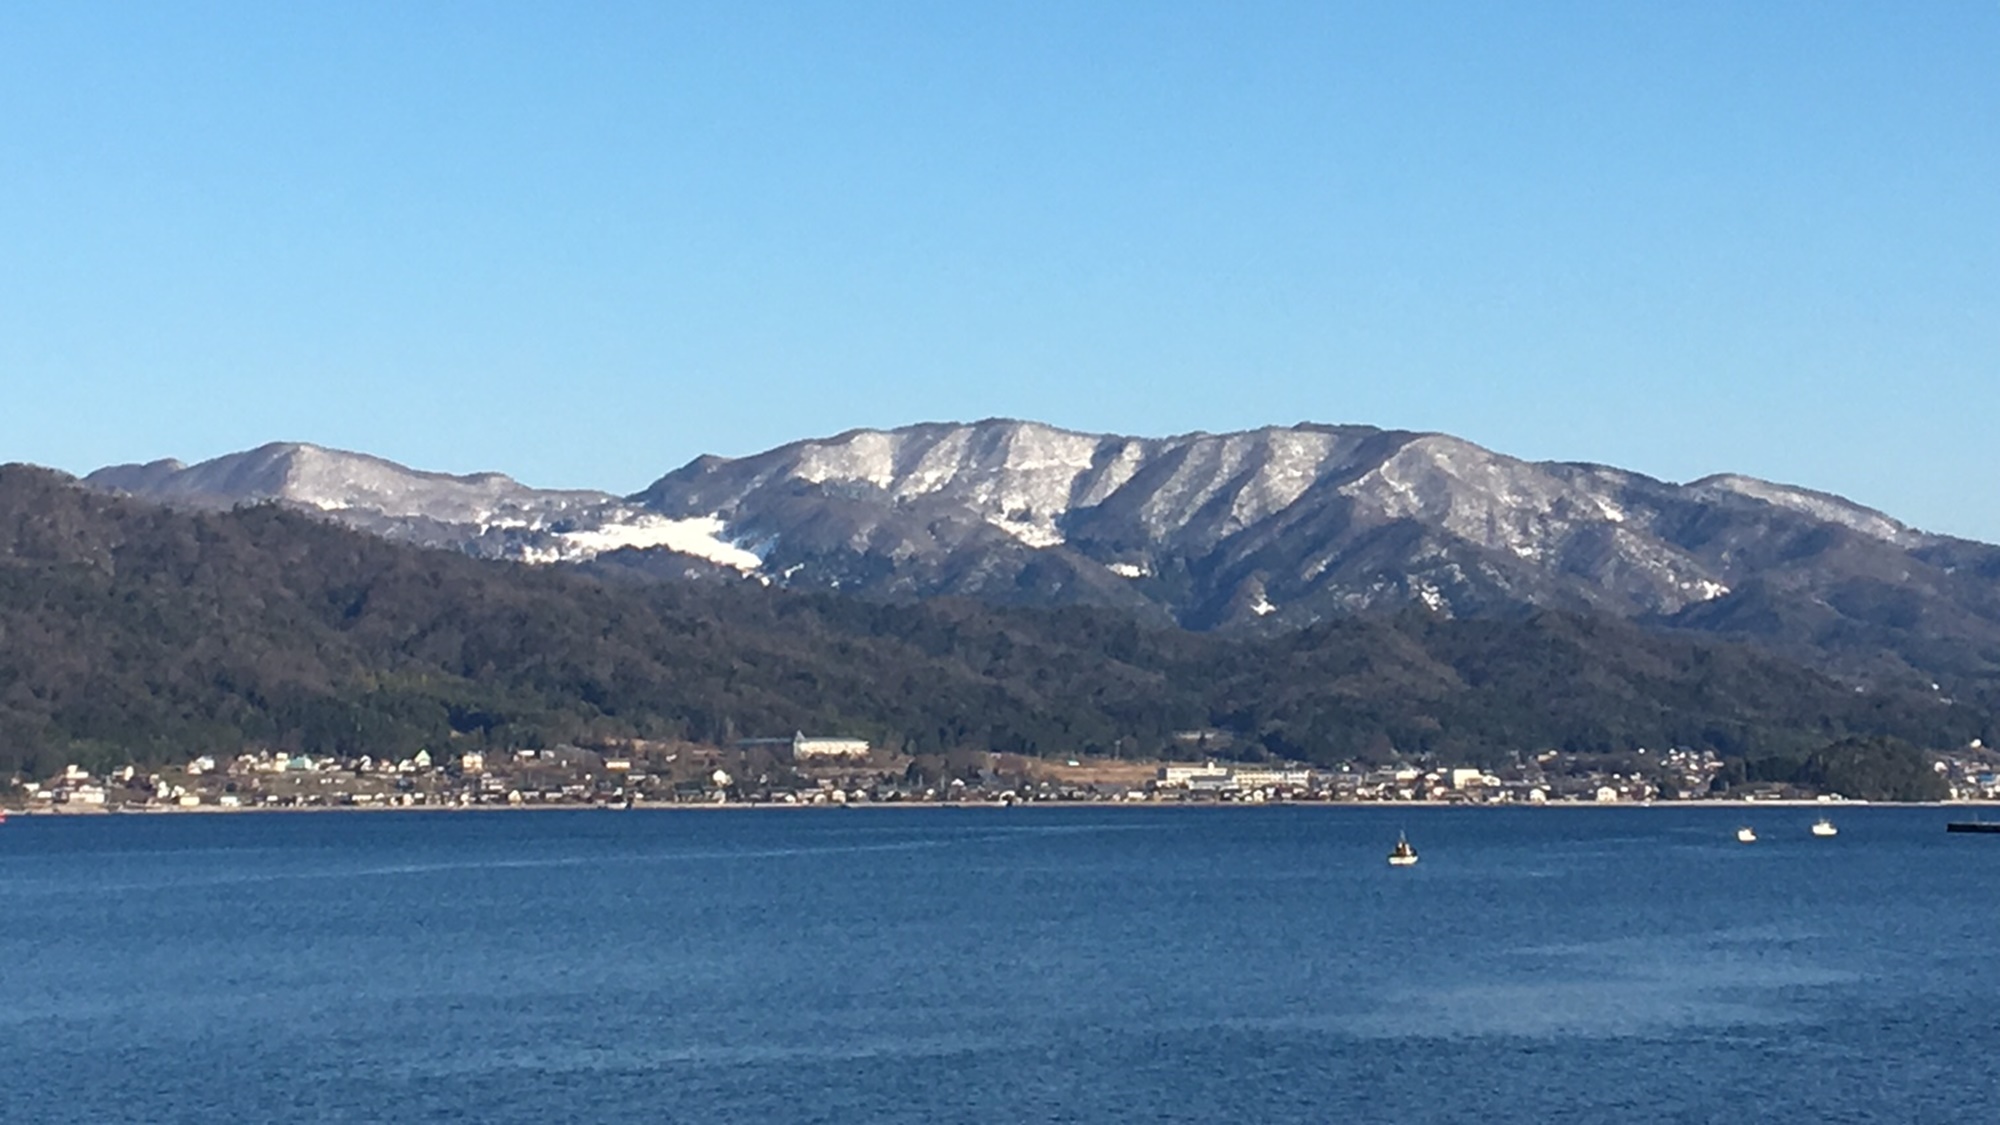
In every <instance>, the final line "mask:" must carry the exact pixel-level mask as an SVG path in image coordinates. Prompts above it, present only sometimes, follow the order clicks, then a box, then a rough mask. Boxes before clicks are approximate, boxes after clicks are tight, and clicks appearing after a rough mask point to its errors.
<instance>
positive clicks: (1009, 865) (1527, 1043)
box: [0, 807, 2000, 1125]
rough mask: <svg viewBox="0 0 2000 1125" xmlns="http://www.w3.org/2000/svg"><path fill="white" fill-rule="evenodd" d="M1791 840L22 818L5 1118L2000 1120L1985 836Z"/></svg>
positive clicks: (1094, 825)
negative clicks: (1408, 860)
mask: <svg viewBox="0 0 2000 1125" xmlns="http://www.w3.org/2000/svg"><path fill="white" fill-rule="evenodd" d="M1814 815H1815V814H1814V812H1813V811H1812V810H1804V809H1764V810H1759V811H1757V812H1755V813H1754V814H1753V815H1751V816H1750V817H1749V818H1748V820H1747V822H1748V823H1751V824H1753V825H1754V826H1755V827H1756V828H1757V830H1758V832H1759V833H1760V834H1761V835H1762V836H1763V840H1762V842H1760V843H1758V844H1755V845H1753V846H1748V847H1746V846H1743V845H1739V844H1737V843H1736V842H1735V840H1734V839H1733V832H1734V830H1735V828H1736V826H1737V825H1738V824H1739V823H1744V822H1746V820H1745V814H1744V813H1742V812H1740V811H1737V810H1707V809H1687V810H1672V809H1627V810H1594V809H1593V810H1567V809H1564V810H1539V811H1537V810H1519V811H1499V810H1442V809H1440V810H1423V809H1418V810H1411V809H1393V810H1390V809H1367V808H1360V809H1357V808H1338V807H1335V808H1262V809H1200V810H1173V809H1132V810H1124V809H1010V810H998V809H967V810H949V809H938V810H922V811H916V810H872V811H871V810H852V811H841V810H832V809H828V810H809V811H808V810H800V811H745V812H727V811H717V812H671V811H657V812H646V811H638V812H575V813H562V812H541V813H462V814H449V813H423V814H396V813H353V814H337V813H336V814H308V815H236V816H152V817H147V816H111V817H77V818H62V819H58V818H27V817H15V818H13V820H12V821H11V822H9V823H7V824H6V825H4V826H0V1075H4V1077H0V1119H4V1120H6V1121H9V1122H13V1121H21V1122H29V1121H33V1122H66V1121H67V1122H90V1123H93V1125H103V1123H112V1122H140V1121H144V1122H155V1121H190V1122H195V1121H199V1122H214V1121H232V1120H233V1121H468V1122H473V1121H476V1122H498V1121H522V1122H536V1123H538V1125H541V1123H547V1122H552V1121H646V1122H651V1121H690V1122H755V1123H758V1125H779V1123H785V1122H875V1121H892V1122H943V1121H966V1122H983V1121H992V1122H1015V1121H1062V1122H1124V1121H1187V1122H1215V1121H1245V1122H1293V1121H1296V1122H1372V1121H1380V1122H1405V1123H1407V1122H1431V1121H1479V1122H1482V1123H1486V1125H1500V1123H1512V1122H1522V1123H1527V1122H1536V1123H1539V1122H1560V1121H1576V1122H1601V1121H1699V1122H1732V1123H1736V1122H1746V1121H1786V1122H1792V1121H1812V1122H1816V1123H1818V1122H1865V1121H1881V1122H1899V1123H1901V1122H1928V1121H1936V1122H1969V1121H1993V1120H2000V1100H1996V1096H2000V1095H1996V1092H1997V1091H2000V945H1996V942H1995V935H1996V933H2000V837H1966V836H1948V835H1946V833H1945V832H1944V822H1945V821H1946V820H1947V819H1948V815H1949V814H1947V813H1946V812H1944V811H1941V810H1936V809H1875V808H1849V809H1844V810H1841V811H1840V812H1839V814H1838V818H1837V823H1838V825H1839V827H1840V835H1839V836H1838V837H1837V838H1835V839H1832V840H1815V839H1812V838H1811V837H1809V836H1808V835H1807V832H1806V828H1807V826H1808V824H1810V823H1811V821H1812V819H1813V817H1814ZM1398 829H1407V830H1408V832H1409V836H1410V839H1411V841H1412V842H1413V843H1414V844H1416V845H1417V847H1418V848H1419V849H1420V850H1421V852H1422V855H1423V860H1422V862H1421V863H1420V864H1419V865H1418V866H1417V867H1415V868H1412V869H1407V870H1392V869H1391V868H1389V867H1388V866H1387V865H1386V864H1384V862H1383V856H1384V854H1385V853H1386V852H1387V850H1388V847H1389V845H1390V844H1391V843H1392V842H1393V841H1394V839H1395V835H1396V832H1397V831H1398Z"/></svg>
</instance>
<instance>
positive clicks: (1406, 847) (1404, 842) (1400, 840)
mask: <svg viewBox="0 0 2000 1125" xmlns="http://www.w3.org/2000/svg"><path fill="white" fill-rule="evenodd" d="M1415 862H1417V849H1415V848H1413V847H1411V846H1410V841H1409V840H1408V839H1406V838H1405V837H1404V836H1403V834H1402V833H1401V832H1398V833H1396V846H1395V847H1393V848H1390V849H1389V866H1391V867H1408V866H1410V865H1411V864H1413V863H1415Z"/></svg>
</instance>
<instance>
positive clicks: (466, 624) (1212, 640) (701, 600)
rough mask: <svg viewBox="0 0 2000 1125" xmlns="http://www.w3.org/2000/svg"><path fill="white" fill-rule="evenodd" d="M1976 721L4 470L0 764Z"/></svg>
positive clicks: (1583, 621) (1544, 647) (1719, 737)
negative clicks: (473, 537)
mask: <svg viewBox="0 0 2000 1125" xmlns="http://www.w3.org/2000/svg"><path fill="white" fill-rule="evenodd" d="M1990 725H1991V724H1990V719H1989V717H1988V715H1987V713H1986V712H1985V711H1984V710H1983V709H1982V708H1980V707H1977V706H1973V705H1970V704H1968V703H1965V702H1960V703H1956V704H1954V703H1951V702H1948V701H1944V700H1941V699H1939V698H1936V697H1934V696H1932V695H1930V694H1929V693H1927V692H1917V691H1905V690H1885V691H1871V692H1857V691H1856V690H1855V689H1854V688H1853V687H1851V686H1849V685H1846V684H1842V683H1839V682H1836V681H1834V680H1831V679H1828V678H1826V677H1823V676H1821V675H1818V674H1816V673H1813V672H1810V671H1807V670H1805V669H1802V668H1800V667H1798V666H1795V665H1791V664H1787V663H1785V662H1783V661H1781V660H1778V659H1776V658H1773V657H1770V656H1768V655H1764V654H1762V653H1759V652H1757V651H1753V650H1750V649H1746V648H1741V647H1735V646H1730V645H1726V644H1721V643H1716V642H1713V641H1709V640H1703V639H1693V638H1678V637H1673V636H1660V635H1655V634H1649V633H1646V632H1643V631H1641V630H1640V629H1638V628H1637V627H1635V626H1632V625H1629V624H1626V623H1623V622H1620V621H1617V620H1614V619H1611V618H1596V617H1585V616H1577V615H1573V614H1567V613H1557V612H1542V613H1537V614H1534V615H1532V616H1528V617H1526V618H1524V619H1522V620H1515V621H1490V620H1489V621H1451V620H1445V619H1440V618H1435V617H1432V616H1429V615H1426V614H1422V613H1417V612H1410V613H1406V614H1404V615H1402V616H1398V617H1394V618H1389V619H1354V620H1347V621H1341V622H1335V623H1331V624H1322V625H1318V626H1314V627H1312V628H1310V629H1307V630H1303V631H1298V632H1292V633H1286V634H1282V635H1278V636H1275V637H1265V638H1244V637H1230V636H1227V635H1219V634H1197V633H1190V632H1185V631H1181V630H1175V629H1168V628H1154V627H1149V626H1145V625H1141V624H1139V623H1138V622H1137V621H1135V620H1134V619H1132V618H1130V617H1129V616H1126V615H1124V614H1121V613H1119V612H1117V611H1112V610H1089V609H1071V610H1063V611H1054V610H995V609H991V608H985V607H981V606H978V605H975V604H972V603H969V602H958V601H951V600H940V601H931V602H925V603H920V604H909V605H898V604H884V603H879V602H868V601H861V600H856V599H848V598H843V597H839V596H835V595H829V594H799V593H788V592H783V591H776V590H768V589H762V588H759V587H756V586H753V585H748V584H705V583H703V584H697V583H675V584H647V583H638V582H622V581H618V580H615V579H604V578H596V577H592V576H589V575H584V574H578V573H574V572H566V571H558V570H548V569H540V570H538V569H531V568H528V567H524V566H520V565H516V564H511V563H501V562H488V561H481V560H476V559H473V558H469V557H466V556H463V555H460V554H457V553H452V552H446V551H432V550H421V549H417V548H413V547H408V546H401V545H396V544H392V543H389V542H386V541H384V540H381V539H377V538H374V537H371V536H367V535H364V534H360V533H357V532H353V531H349V530H346V529H343V528H340V527H336V526H333V525H330V524H327V523H324V522H321V521H318V520H314V519H312V518H309V517H307V516H303V515H299V514H296V513H292V512H287V511H284V510H280V509H278V508H275V507H269V506H266V507H256V508H247V509H241V510H238V511H234V512H226V513H208V514H204V513H184V512H177V511H172V510H168V509H165V508H160V507H155V506H150V505H145V504H139V503H135V502H130V501H126V500H120V499H116V498H111V497H107V496H103V495H99V494H96V493H92V492H89V491H86V490H84V489H82V488H80V487H78V486H76V485H75V483H74V482H72V481H70V480H69V479H67V478H65V477H63V476H61V475H60V474H56V473H51V472H49V471H46V470H42V469H36V468H32V467H24V466H8V467H5V468H0V771H4V772H15V771H22V770H29V771H36V772H41V771H45V770H48V769H51V768H53V767H54V766H56V765H58V764H60V763H61V762H63V761H68V760H80V761H85V762H89V763H92V764H108V763H111V762H115V761H119V760H125V759H132V760H138V761H142V762H145V761H159V760H169V759H179V758H184V757H186V756H188V755H190V754H193V753H197V752H202V751H228V752H233V751H234V750H235V749H236V748H237V747H240V746H242V745H244V744H246V743H256V744H272V745H280V746H286V747H293V748H298V749H303V750H307V751H313V752H347V753H359V752H374V753H384V752H388V753H403V752H407V751H408V750H411V749H414V748H415V747H416V746H418V745H430V746H434V747H435V746H438V745H443V744H450V743H454V742H455V743H458V744H463V745H481V746H539V745H545V744H550V743H553V742H557V741H563V740H576V739H585V740H587V739H590V738H593V737H612V736H625V735H642V736H655V737H681V738H689V739H694V740H702V741H725V740H729V739H733V738H738V737H745V736H752V735H782V734H789V733H790V732H791V731H793V730H797V729H804V730H809V731H815V732H826V733H851V734H858V735H863V736H866V737H870V738H873V739H875V740H877V741H879V742H882V743H885V744H889V745H898V746H902V747H905V748H908V749H913V750H915V749H923V750H930V749H941V748H947V747H975V748H990V749H998V750H1010V751H1023V752H1028V753H1043V754H1068V753H1076V752H1099V753H1126V754H1153V753H1158V752H1159V751H1160V750H1161V749H1162V748H1163V747H1164V746H1166V745H1167V743H1168V741H1169V739H1170V737H1171V735H1172V734H1173V732H1176V731H1185V730H1195V729H1212V730H1215V731H1217V732H1220V733H1221V734H1222V735H1223V736H1224V741H1226V742H1227V744H1228V745H1230V746H1231V747H1233V748H1235V749H1236V750H1237V751H1238V752H1247V753H1251V754H1257V753H1273V754H1280V755H1284V756H1290V757H1299V758H1304V759H1307V760H1313V761H1331V760H1335V759H1338V758H1343V757H1348V756H1351V755H1367V756H1384V755H1387V754H1389V753H1391V752H1400V753H1405V754H1426V753H1428V754H1436V755H1440V756H1448V757H1452V758H1456V759H1460V760H1465V761H1475V762H1476V761H1490V760H1497V759H1500V758H1504V757H1506V756H1507V755H1509V754H1511V753H1513V752H1516V751H1522V750H1534V749H1538V748H1542V747H1547V746H1555V747H1567V748H1570V749H1576V750H1593V749H1604V750H1614V749H1623V748H1627V747H1632V746H1640V745H1655V746H1657V745H1667V744H1674V743H1679V744H1687V745H1692V746H1697V747H1707V748H1713V749H1717V750H1720V751H1722V752H1724V753H1725V754H1729V755H1735V756H1743V755H1751V756H1758V755H1763V754H1766V753H1787V754H1804V753H1806V752H1808V751H1810V750H1812V749H1814V748H1816V747H1819V746H1822V745H1824V744H1826V743H1827V742H1829V741H1831V740H1834V739H1837V738H1843V737H1848V736H1897V737H1901V738H1905V739H1909V740H1911V741H1913V742H1916V743H1918V744H1920V745H1931V746H1945V745H1962V744H1963V743H1964V742H1965V741H1966V740H1967V739H1970V738H1973V737H1985V738H1987V739H1988V740H1989V741H1991V740H1992V738H1993V731H1992V730H1991V729H1990Z"/></svg>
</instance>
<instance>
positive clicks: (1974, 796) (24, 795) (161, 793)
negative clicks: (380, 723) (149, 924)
mask: <svg viewBox="0 0 2000 1125" xmlns="http://www.w3.org/2000/svg"><path fill="white" fill-rule="evenodd" d="M1726 766H1727V764H1726V763H1725V761H1724V760H1723V759H1722V758H1721V757H1719V756H1717V755H1716V754H1714V753H1712V752H1706V751H1694V750H1688V749H1668V750H1663V751H1659V752H1657V753H1656V752H1653V751H1650V750H1646V749H1639V750H1635V751H1633V752H1631V753H1629V754H1625V755H1618V756H1615V757H1613V756H1607V755H1577V754H1566V753H1563V752H1560V751H1555V750H1546V751H1542V752H1540V753H1537V754H1533V755H1523V756H1517V758H1516V759H1515V760H1514V761H1513V762H1512V763H1511V764H1510V765H1508V766H1507V767H1505V768H1501V769H1485V768H1478V767H1471V766H1453V765H1443V764H1436V763H1429V762H1391V763H1384V764H1364V763H1357V762H1343V763H1338V764H1336V765H1334V766H1332V767H1322V766H1314V765H1308V764H1305V763H1299V762H1269V761H1266V762H1247V761H1225V760H1217V759H1212V758H1203V759H1199V760H1185V761H1160V760H1128V759H1109V758H1065V759H1054V758H1030V757H1025V756H1022V755H1016V754H999V753H989V752H984V751H971V750H966V751H958V752H953V753H949V754H939V755H915V756H911V755H903V754H895V753H891V752H888V751H885V750H883V749H881V748H879V747H875V746H873V745H871V744H870V743H869V742H867V741H865V740H862V739H852V738H816V737H807V736H805V735H804V734H802V733H801V734H796V735H794V736H793V737H792V738H789V739H750V740H746V741H743V742H740V743H737V744H736V745H734V746H730V747H715V746H702V745H696V744H691V743H671V742H645V741H636V740H635V741H629V742H622V743H617V744H612V745H606V746H599V747H593V748H584V747H581V746H574V745H563V746H556V747H553V748H549V749H534V750H528V749H521V750H514V751H511V752H508V753H504V754H496V753H491V752H487V751H479V750H467V751H461V752H458V753H454V754H434V753H432V752H431V751H430V750H428V749H420V750H418V751H416V752H415V753H413V754H411V755H409V756H407V757H400V758H399V757H393V756H384V757H379V758H378V757H374V756H370V755H364V756H361V757H358V758H351V759H350V758H336V757H314V756H312V755H309V754H291V753H285V752H282V751H272V750H268V749H259V750H248V751H244V752H242V753H239V754H236V755H234V756H222V755H216V754H201V755H197V756H195V757H193V758H191V759H190V760H188V761H187V762H185V763H184V764H181V765H179V766H176V767H172V768H167V769H161V770H157V771H146V770H140V769H138V768H136V767H134V766H130V765H127V766H122V767H119V768H117V769H113V770H108V771H104V772H101V773H100V772H93V771H91V770H89V769H87V768H85V767H83V766H81V765H76V764H70V765H67V766H65V767H64V768H63V769H62V770H61V771H59V772H57V773H55V774H54V775H53V776H50V777H46V778H34V779H30V778H14V779H10V781H9V783H8V785H7V787H6V788H5V789H4V790H0V808H12V809H14V810H16V811H20V812H27V813H91V812H167V811H213V812H222V811H236V810H254V809H272V810H278V809H336V808H340V809H370V808H381V809H396V808H401V809H411V808H425V809H454V808H456V809H469V808H524V807H534V808H551V807H599V808H636V807H652V806H730V805H755V806H800V805H868V804H879V805H888V804H997V805H1014V804H1027V803H1042V802H1070V803H1083V802H1090V803H1113V802H1116V803H1133V802H1146V803H1250V804H1261V803H1274V802H1275V803H1287V802H1384V801H1390V802H1394V801H1404V802H1432V803H1443V804H1465V805H1508V804H1513V805H1545V804H1597V805H1608V804H1621V803H1625V804H1632V803H1641V804H1643V803H1652V802H1671V801H1692V800H1742V801H1760V800H1761V801H1798V800H1815V801H1841V800H1846V799H1848V797H1847V796H1846V795H1843V794H1840V793H1837V792H1819V791H1812V790H1809V789H1804V788H1801V787H1798V786H1796V785H1789V784H1783V783H1774V782H1753V781H1746V780H1744V779H1742V778H1740V777H1738V778H1732V777H1730V775H1729V771H1728V770H1727V768H1726ZM1933 768H1934V769H1935V770H1936V771H1937V772H1938V773H1939V775H1940V776H1941V777H1942V779H1943V780H1944V782H1945V784H1946V785H1947V786H1948V792H1949V795H1950V797H1949V799H1951V800H1959V801H1980V800H1995V799H2000V755H1996V754H1995V753H1994V752H1993V751H1992V750H1990V749H1989V748H1987V747H1985V746H1983V745H1981V744H1980V743H1977V742H1975V743H1973V744H1971V745H1970V746H1967V747H1965V748H1964V750H1963V751H1962V752H1960V753H1954V754H1945V755H1939V756H1937V758H1936V761H1935V763H1934V765H1933Z"/></svg>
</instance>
